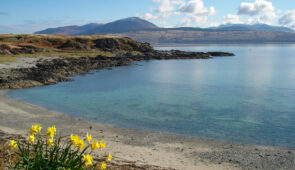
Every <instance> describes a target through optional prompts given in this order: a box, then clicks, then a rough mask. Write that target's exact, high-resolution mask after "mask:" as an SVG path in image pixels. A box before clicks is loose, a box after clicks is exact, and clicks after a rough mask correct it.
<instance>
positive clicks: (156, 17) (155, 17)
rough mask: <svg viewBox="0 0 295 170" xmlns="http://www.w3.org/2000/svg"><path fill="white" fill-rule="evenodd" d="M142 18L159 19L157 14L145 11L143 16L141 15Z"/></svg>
mask: <svg viewBox="0 0 295 170" xmlns="http://www.w3.org/2000/svg"><path fill="white" fill-rule="evenodd" d="M141 17H142V18H143V19H146V20H154V19H159V16H157V15H153V14H151V13H145V14H144V15H143V16H141Z"/></svg>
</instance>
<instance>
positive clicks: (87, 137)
mask: <svg viewBox="0 0 295 170" xmlns="http://www.w3.org/2000/svg"><path fill="white" fill-rule="evenodd" d="M86 139H87V140H88V143H90V142H91V140H92V136H91V135H89V134H88V132H87V134H86Z"/></svg>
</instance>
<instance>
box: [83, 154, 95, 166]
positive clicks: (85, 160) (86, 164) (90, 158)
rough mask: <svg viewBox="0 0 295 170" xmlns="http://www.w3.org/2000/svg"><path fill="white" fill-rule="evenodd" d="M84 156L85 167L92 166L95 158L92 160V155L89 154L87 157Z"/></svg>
mask: <svg viewBox="0 0 295 170" xmlns="http://www.w3.org/2000/svg"><path fill="white" fill-rule="evenodd" d="M82 156H83V161H84V165H85V166H88V165H92V160H93V158H92V156H91V155H89V154H87V155H85V154H83V155H82Z"/></svg>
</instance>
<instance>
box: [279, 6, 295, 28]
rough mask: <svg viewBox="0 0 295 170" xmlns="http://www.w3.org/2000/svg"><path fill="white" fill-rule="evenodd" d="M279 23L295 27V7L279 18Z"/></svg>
mask: <svg viewBox="0 0 295 170" xmlns="http://www.w3.org/2000/svg"><path fill="white" fill-rule="evenodd" d="M279 24H280V25H283V26H287V27H290V28H295V9H294V10H290V11H287V12H286V14H285V15H283V16H282V17H281V18H280V19H279Z"/></svg>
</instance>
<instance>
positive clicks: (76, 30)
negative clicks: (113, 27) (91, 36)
mask: <svg viewBox="0 0 295 170" xmlns="http://www.w3.org/2000/svg"><path fill="white" fill-rule="evenodd" d="M102 25H104V24H97V23H90V24H86V25H82V26H78V25H71V26H65V27H57V28H48V29H45V30H42V31H37V32H35V34H62V35H75V34H80V33H81V32H86V31H89V30H93V29H95V28H98V27H100V26H102Z"/></svg>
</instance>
